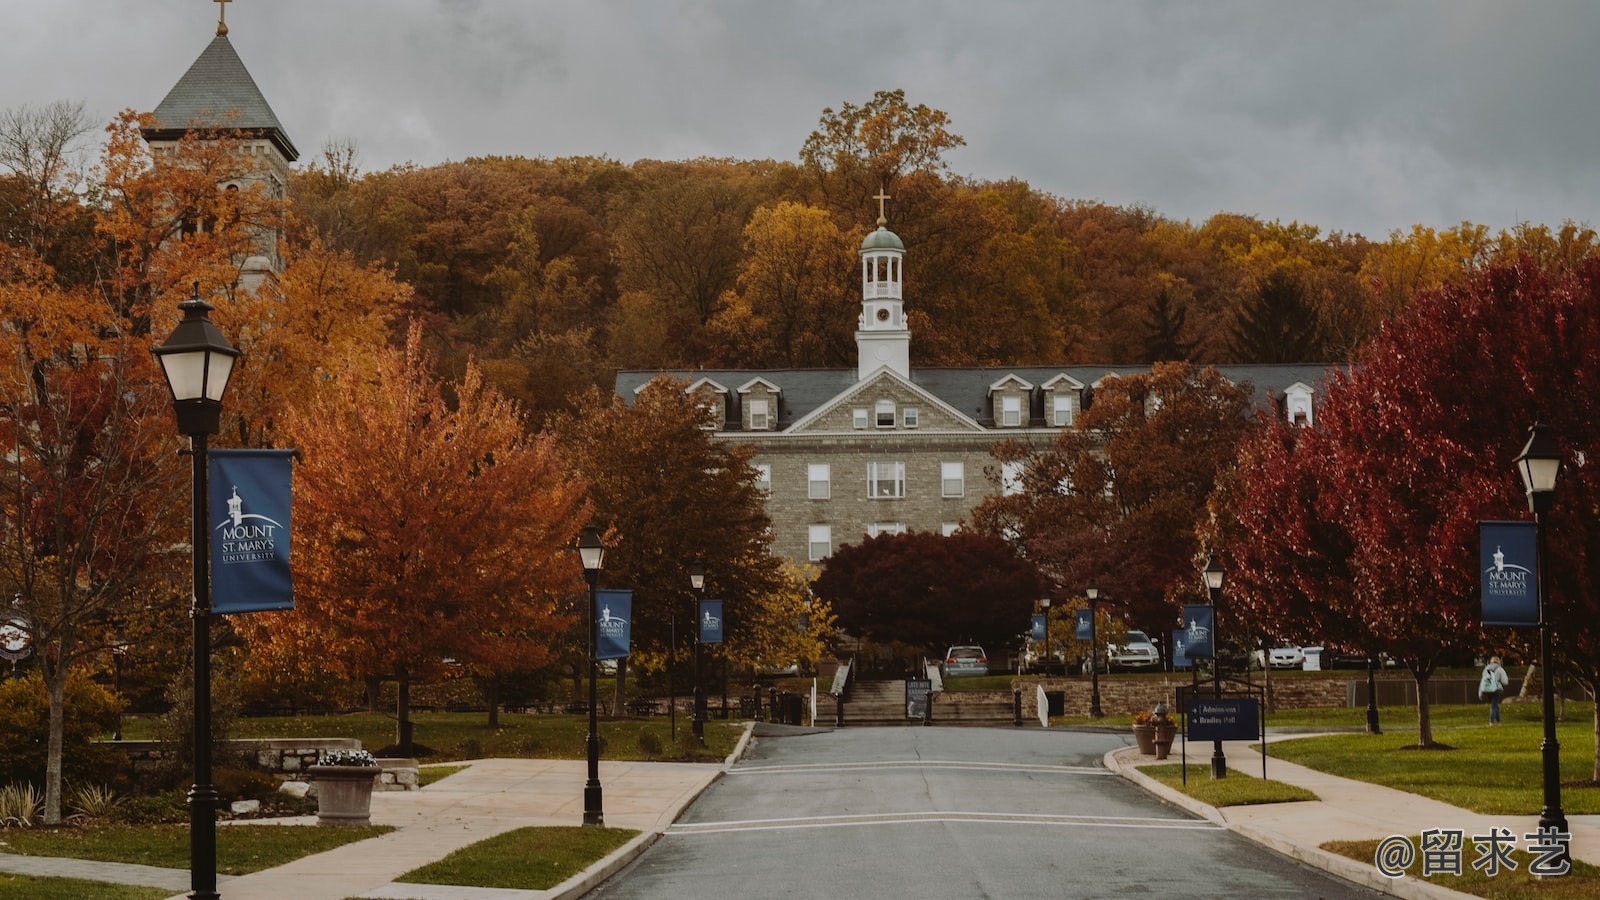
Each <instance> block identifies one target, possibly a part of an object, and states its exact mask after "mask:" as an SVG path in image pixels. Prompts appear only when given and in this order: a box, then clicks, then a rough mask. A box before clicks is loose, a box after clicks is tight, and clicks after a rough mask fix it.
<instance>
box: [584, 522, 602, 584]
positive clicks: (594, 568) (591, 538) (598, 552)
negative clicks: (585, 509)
mask: <svg viewBox="0 0 1600 900" xmlns="http://www.w3.org/2000/svg"><path fill="white" fill-rule="evenodd" d="M578 558H579V559H581V560H583V570H584V571H585V572H598V571H600V566H601V564H602V563H604V562H605V559H606V545H605V544H602V543H600V530H599V529H597V528H595V527H594V526H593V525H585V526H583V535H582V536H581V537H579V538H578Z"/></svg>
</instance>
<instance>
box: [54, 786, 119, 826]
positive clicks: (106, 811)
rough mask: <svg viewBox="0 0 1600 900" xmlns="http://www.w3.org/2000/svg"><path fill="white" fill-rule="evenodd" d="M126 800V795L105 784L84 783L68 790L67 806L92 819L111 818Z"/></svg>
mask: <svg viewBox="0 0 1600 900" xmlns="http://www.w3.org/2000/svg"><path fill="white" fill-rule="evenodd" d="M126 802H127V798H126V797H122V796H119V795H118V794H117V792H116V791H114V790H112V789H111V788H109V787H107V786H105V785H99V784H84V785H79V786H77V787H74V788H73V789H72V790H70V791H68V792H67V807H68V808H69V809H75V810H77V811H78V812H80V813H83V814H84V815H86V816H88V817H89V818H91V819H108V818H111V817H112V816H114V815H116V813H117V811H118V810H119V809H121V808H122V805H123V804H124V803H126Z"/></svg>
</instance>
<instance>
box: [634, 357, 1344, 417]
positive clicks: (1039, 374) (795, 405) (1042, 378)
mask: <svg viewBox="0 0 1600 900" xmlns="http://www.w3.org/2000/svg"><path fill="white" fill-rule="evenodd" d="M1216 368H1217V371H1219V372H1221V373H1222V375H1223V376H1224V377H1226V378H1227V379H1228V380H1229V381H1231V382H1233V383H1234V384H1243V383H1247V382H1248V383H1249V384H1250V386H1251V388H1252V390H1253V402H1252V406H1254V407H1255V408H1258V409H1260V408H1266V407H1267V406H1268V403H1269V399H1270V398H1272V397H1281V396H1282V394H1283V389H1284V388H1286V387H1289V386H1290V385H1292V384H1294V383H1296V382H1304V383H1305V384H1307V385H1310V386H1312V387H1313V388H1316V389H1318V390H1319V391H1321V390H1322V389H1323V388H1324V382H1325V381H1326V378H1327V375H1328V373H1329V372H1330V371H1334V370H1338V369H1341V368H1343V367H1342V366H1337V365H1325V364H1310V365H1282V366H1279V365H1236V366H1230V365H1220V366H1217V367H1216ZM1148 371H1150V367H1149V366H1076V365H1074V366H1012V367H1009V368H1008V367H1004V366H995V367H991V368H970V369H969V368H938V367H930V368H912V370H911V383H912V384H914V385H916V386H918V387H920V388H922V389H923V390H925V391H927V392H928V393H930V394H932V395H934V396H935V397H938V398H939V399H940V400H942V401H944V402H945V403H947V404H949V405H950V406H952V407H954V408H955V409H956V410H958V411H960V412H962V413H964V414H966V415H969V416H971V417H972V418H974V419H977V420H979V421H980V422H985V423H986V424H989V420H990V415H989V412H988V409H989V386H990V385H992V384H993V383H994V382H995V381H997V380H999V379H1001V378H1004V377H1005V376H1006V375H1016V376H1017V377H1019V378H1022V379H1023V380H1025V381H1028V382H1029V383H1031V384H1034V385H1039V384H1043V383H1045V382H1047V381H1049V380H1050V379H1051V378H1054V377H1055V376H1057V375H1060V374H1066V375H1070V376H1071V377H1073V378H1075V379H1077V380H1078V381H1080V382H1082V383H1083V384H1084V385H1086V386H1088V385H1093V384H1094V383H1095V382H1097V381H1099V380H1100V379H1102V378H1104V377H1105V376H1106V375H1109V374H1115V375H1118V376H1126V375H1135V374H1139V373H1142V372H1148ZM662 374H665V375H668V376H670V377H672V378H673V379H674V380H676V381H682V382H687V383H693V382H696V381H699V380H701V379H709V380H711V381H715V382H716V383H718V384H720V385H722V386H723V387H725V388H727V389H728V390H729V391H733V390H736V389H737V388H738V387H739V386H740V385H742V384H745V383H746V382H748V381H750V380H751V379H752V378H764V379H766V380H767V381H769V382H771V383H772V384H775V385H777V386H778V389H779V390H780V391H781V397H782V404H781V408H780V413H779V421H778V426H779V428H786V427H788V425H789V424H790V423H791V422H795V421H798V420H799V419H802V418H805V417H806V416H807V415H809V414H810V413H812V412H813V411H815V410H816V409H817V408H819V407H821V406H822V405H824V404H826V403H827V402H828V401H830V400H832V399H833V398H834V397H837V396H838V395H840V394H842V393H844V392H845V391H847V390H849V389H850V388H851V387H853V386H854V385H855V384H856V371H855V370H854V369H692V370H690V369H676V370H672V369H623V370H619V371H618V372H617V378H616V392H617V394H618V395H619V396H621V397H623V398H624V399H625V400H627V401H628V402H629V403H632V402H633V399H634V396H635V392H636V391H637V390H638V389H639V388H642V387H643V386H644V385H646V384H647V383H649V382H650V380H651V379H652V378H655V377H656V376H657V375H662Z"/></svg>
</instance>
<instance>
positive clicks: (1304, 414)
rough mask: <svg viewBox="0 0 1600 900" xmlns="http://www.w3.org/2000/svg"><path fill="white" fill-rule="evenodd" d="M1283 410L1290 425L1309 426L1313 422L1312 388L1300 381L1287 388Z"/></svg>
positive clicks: (1284, 393)
mask: <svg viewBox="0 0 1600 900" xmlns="http://www.w3.org/2000/svg"><path fill="white" fill-rule="evenodd" d="M1283 412H1284V418H1286V419H1288V420H1289V424H1290V425H1295V426H1298V427H1301V428H1306V427H1309V426H1310V425H1311V424H1312V409H1311V388H1310V387H1309V386H1307V385H1306V384H1304V383H1300V382H1296V383H1295V384H1292V385H1290V386H1289V387H1287V388H1285V389H1284V392H1283Z"/></svg>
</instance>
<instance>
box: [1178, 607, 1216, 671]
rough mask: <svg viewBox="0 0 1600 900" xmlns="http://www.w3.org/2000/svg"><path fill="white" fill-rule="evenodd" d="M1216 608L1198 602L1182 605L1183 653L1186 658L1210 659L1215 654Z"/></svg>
mask: <svg viewBox="0 0 1600 900" xmlns="http://www.w3.org/2000/svg"><path fill="white" fill-rule="evenodd" d="M1216 612H1217V611H1216V608H1215V607H1212V606H1202V605H1199V604H1184V607H1183V630H1184V635H1183V655H1184V656H1185V657H1186V658H1188V659H1211V658H1212V657H1213V656H1215V655H1216V650H1217V646H1216V640H1215V638H1216V634H1215V631H1214V630H1213V625H1214V624H1215V622H1216Z"/></svg>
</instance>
